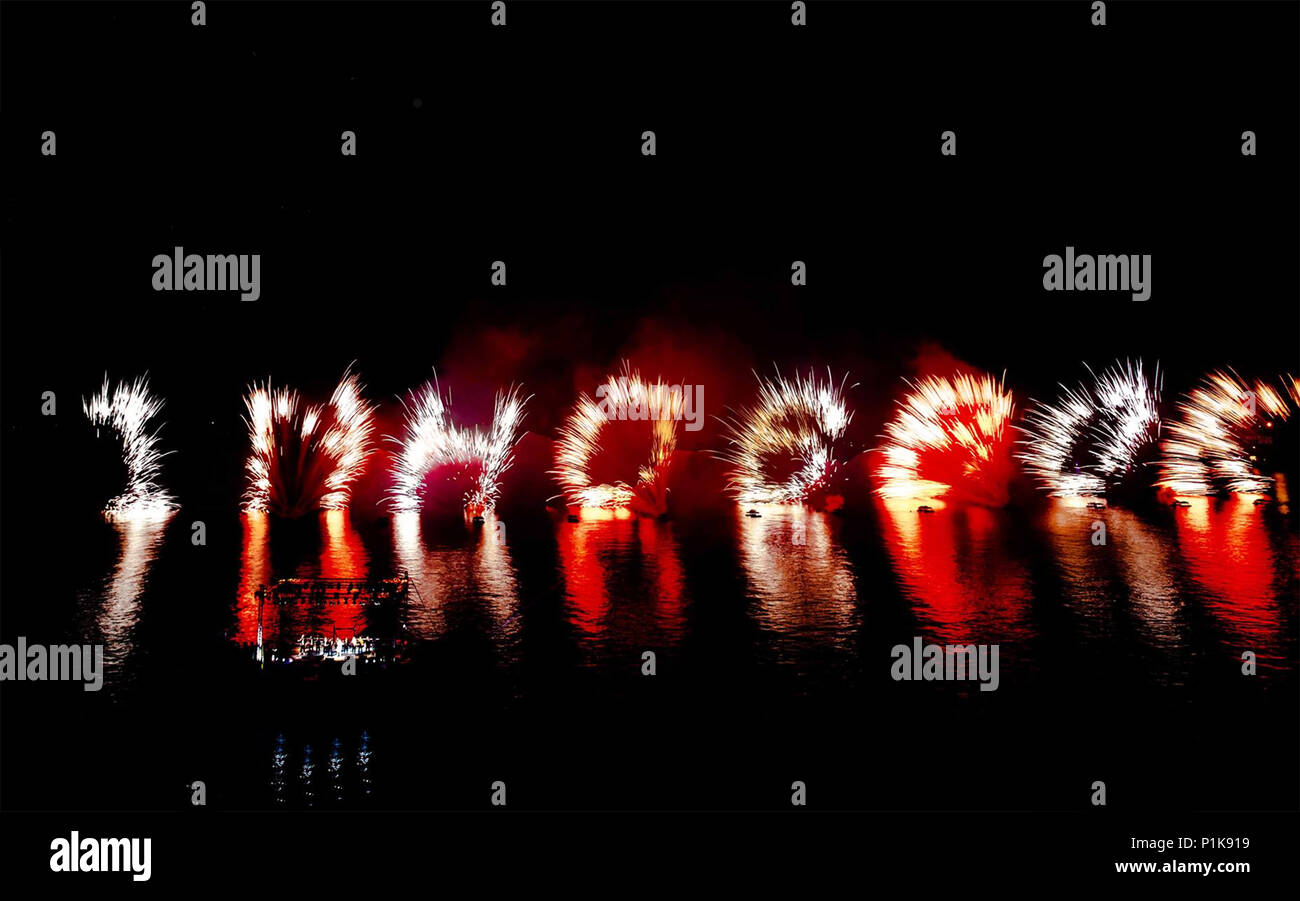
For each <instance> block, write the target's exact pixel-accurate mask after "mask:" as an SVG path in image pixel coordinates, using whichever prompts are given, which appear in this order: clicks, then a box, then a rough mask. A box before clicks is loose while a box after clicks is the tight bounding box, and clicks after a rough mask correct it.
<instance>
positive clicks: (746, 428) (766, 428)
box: [721, 370, 853, 504]
mask: <svg viewBox="0 0 1300 901" xmlns="http://www.w3.org/2000/svg"><path fill="white" fill-rule="evenodd" d="M845 381H847V376H845V378H844V379H841V380H840V383H839V384H838V385H836V384H835V381H834V379H833V378H832V377H831V374H830V370H827V372H826V380H825V381H819V380H818V379H817V378H816V377H815V376H814V374H813V373H812V372H811V371H810V372H809V373H808V377H807V378H806V379H804V378H800V377H799V376H798V375H796V376H795V377H794V378H793V379H784V378H782V377H781V375H780V373H779V372H778V373H777V375H776V377H775V378H772V379H764V378H759V380H758V385H759V396H758V403H757V404H755V405H754V406H753V407H747V408H742V409H741V410H740V411H739V415H738V416H737V417H736V418H735V419H732V420H730V421H729V422H727V423H726V432H727V439H728V444H729V448H728V450H727V451H726V452H724V453H723V454H722V455H721V456H722V458H723V459H724V460H726V461H727V462H728V463H730V464H731V472H730V474H729V476H728V481H727V490H728V493H730V494H731V495H732V496H733V497H734V498H735V499H736V500H737V501H738V502H739V503H741V504H800V503H805V502H808V501H809V500H811V499H814V498H816V497H817V496H819V495H820V494H821V493H823V492H824V491H825V489H826V488H827V486H828V485H829V483H830V481H831V479H832V478H833V476H834V475H835V471H836V469H837V467H838V466H839V463H840V461H839V460H837V459H836V457H835V449H836V443H837V442H839V441H840V440H841V439H842V438H843V437H844V432H845V430H846V429H847V428H848V425H849V421H850V420H851V419H852V418H853V414H852V413H850V412H849V411H848V408H847V406H846V404H845V402H844V382H845ZM778 471H779V472H781V473H782V474H780V475H778Z"/></svg>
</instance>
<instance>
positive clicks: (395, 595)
mask: <svg viewBox="0 0 1300 901" xmlns="http://www.w3.org/2000/svg"><path fill="white" fill-rule="evenodd" d="M410 590H411V580H410V577H409V576H408V575H407V574H406V573H405V572H403V573H402V575H401V576H398V577H393V578H388V579H280V580H278V581H276V582H274V583H272V584H271V585H269V586H268V585H260V586H258V588H257V591H256V592H254V597H256V598H257V644H256V648H255V652H254V659H255V660H256V661H257V662H258V663H259V664H262V665H263V666H265V665H266V664H275V665H277V666H284V665H291V664H308V665H311V664H315V665H324V664H336V665H339V666H340V667H342V666H345V665H346V664H348V663H349V662H351V663H353V664H358V665H360V664H388V663H397V662H401V661H403V660H404V659H405V645H406V642H405V639H404V637H403V634H404V632H405V629H406V624H405V612H406V603H407V599H408V596H409V593H410ZM272 617H275V618H277V619H278V620H279V621H280V624H279V627H278V628H277V629H276V633H277V634H278V635H279V636H280V638H279V639H278V640H276V641H271V642H267V641H265V639H264V635H265V631H266V630H265V629H264V624H265V623H266V622H267V620H269V619H271V618H272Z"/></svg>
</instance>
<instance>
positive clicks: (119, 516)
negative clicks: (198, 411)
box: [81, 375, 179, 521]
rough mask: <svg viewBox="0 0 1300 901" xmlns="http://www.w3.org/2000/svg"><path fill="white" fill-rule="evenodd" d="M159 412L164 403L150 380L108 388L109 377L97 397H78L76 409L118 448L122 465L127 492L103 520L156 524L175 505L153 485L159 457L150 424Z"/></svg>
mask: <svg viewBox="0 0 1300 901" xmlns="http://www.w3.org/2000/svg"><path fill="white" fill-rule="evenodd" d="M162 408H163V400H162V398H160V397H156V396H155V395H154V394H152V393H151V392H150V391H149V377H148V375H143V376H140V377H139V378H137V379H136V380H135V381H133V382H118V383H117V384H116V385H114V386H113V387H112V389H111V390H110V388H109V381H108V376H107V375H105V376H104V384H103V385H102V386H101V387H100V389H99V393H98V394H95V395H93V396H91V397H90V398H89V399H85V398H82V401H81V409H82V411H83V412H84V413H85V414H86V418H87V419H89V420H90V423H91V425H93V426H95V428H96V429H100V428H107V429H109V430H111V431H112V432H113V434H114V435H115V436H116V437H117V438H118V440H120V441H121V443H122V460H123V462H124V463H125V464H126V472H127V476H126V490H125V491H123V492H122V493H121V494H119V495H118V496H117V497H115V498H113V499H112V500H110V501H109V502H108V505H107V506H106V507H105V508H104V515H105V516H106V517H108V518H109V519H112V520H123V521H124V520H156V519H162V518H165V517H167V516H168V515H170V514H171V513H172V511H174V510H175V509H176V508H177V507H178V506H179V505H178V504H177V503H176V501H175V499H174V498H173V497H172V496H171V495H170V494H168V493H167V492H166V491H165V490H163V488H162V487H161V486H160V485H159V484H158V477H159V475H160V474H161V471H162V458H163V457H165V456H167V453H164V452H163V451H162V450H161V449H160V443H159V440H158V431H159V429H161V424H160V425H159V427H158V428H154V429H151V428H150V425H151V423H152V421H153V419H154V418H155V417H156V416H157V415H158V413H159V412H160V411H161V410H162Z"/></svg>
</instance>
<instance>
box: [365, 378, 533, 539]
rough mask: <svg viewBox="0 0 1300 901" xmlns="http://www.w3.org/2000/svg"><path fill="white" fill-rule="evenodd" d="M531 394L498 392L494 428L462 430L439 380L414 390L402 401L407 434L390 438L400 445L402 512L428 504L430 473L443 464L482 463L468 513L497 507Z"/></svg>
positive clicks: (392, 497)
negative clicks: (452, 415) (425, 495)
mask: <svg viewBox="0 0 1300 901" xmlns="http://www.w3.org/2000/svg"><path fill="white" fill-rule="evenodd" d="M529 400H531V396H529V397H523V396H521V394H520V392H519V389H518V388H517V387H514V386H511V388H510V390H508V391H504V392H498V393H497V395H496V401H495V403H494V405H493V414H492V427H491V428H490V429H489V430H488V431H486V432H484V431H481V430H480V429H479V428H478V427H474V428H462V427H460V426H457V425H456V424H455V423H454V422H453V421H452V418H451V395H450V393H448V395H447V396H446V397H445V398H444V397H443V395H442V393H441V391H440V390H439V388H438V382H437V378H436V376H435V379H434V381H432V382H425V383H424V384H423V385H421V386H420V388H419V389H418V390H416V391H412V392H411V393H410V395H409V396H408V397H407V399H406V400H405V401H404V402H403V406H404V407H405V408H406V417H405V429H404V434H403V437H401V438H394V437H392V436H389V437H388V440H389V441H393V442H395V443H397V444H398V445H399V446H400V448H401V450H400V451H399V452H398V456H397V462H396V464H395V467H394V478H395V482H396V484H395V485H394V486H393V488H392V490H391V491H390V492H389V503H390V504H391V505H392V507H393V509H394V510H397V511H399V512H410V511H418V510H419V509H420V508H421V507H422V506H423V503H424V493H425V488H426V479H427V477H428V475H429V473H430V472H431V471H433V470H435V469H438V468H440V467H443V466H452V467H458V468H467V467H473V466H476V467H478V472H477V473H476V474H475V475H474V477H473V483H472V484H471V486H470V488H469V490H468V491H466V492H465V496H464V498H463V501H464V505H465V511H466V512H467V513H470V514H472V515H478V514H481V513H483V512H485V511H487V510H490V509H492V508H493V507H494V506H495V505H496V502H497V500H498V498H499V497H500V493H501V476H502V475H503V474H504V473H505V472H506V470H508V469H509V468H510V465H511V463H513V462H514V448H515V445H516V444H517V443H518V442H519V428H520V426H521V425H522V423H523V421H524V415H525V413H524V407H525V406H526V405H527V403H528V401H529Z"/></svg>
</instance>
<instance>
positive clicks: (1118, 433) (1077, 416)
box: [1017, 360, 1162, 497]
mask: <svg viewBox="0 0 1300 901" xmlns="http://www.w3.org/2000/svg"><path fill="white" fill-rule="evenodd" d="M1085 368H1087V369H1088V372H1089V374H1090V375H1092V378H1093V381H1092V385H1091V387H1090V386H1088V385H1085V384H1083V383H1080V384H1079V385H1078V387H1077V388H1067V387H1066V386H1064V385H1062V386H1061V391H1062V394H1061V396H1060V397H1059V398H1058V399H1057V400H1056V402H1055V403H1046V402H1041V401H1036V402H1034V404H1033V405H1032V406H1031V407H1030V408H1029V411H1028V412H1027V413H1026V414H1025V423H1026V424H1025V425H1024V426H1021V427H1020V431H1021V432H1023V433H1024V434H1025V435H1026V438H1025V439H1024V440H1022V441H1021V442H1020V444H1021V446H1022V448H1023V450H1022V451H1021V452H1020V453H1019V454H1018V455H1017V456H1018V457H1019V459H1020V461H1021V462H1022V463H1024V464H1025V469H1026V470H1028V471H1029V473H1030V474H1031V475H1032V476H1034V477H1035V478H1036V479H1037V480H1038V482H1039V484H1040V485H1041V486H1042V488H1043V489H1044V490H1046V491H1047V492H1048V494H1050V495H1051V496H1052V497H1102V496H1104V495H1105V494H1106V492H1107V490H1108V489H1110V488H1112V487H1114V486H1116V485H1117V484H1119V483H1120V482H1122V481H1123V480H1124V479H1126V478H1128V477H1129V476H1130V475H1132V474H1133V473H1134V472H1136V471H1137V469H1138V467H1139V466H1141V465H1142V461H1141V457H1142V456H1143V455H1144V454H1145V453H1146V452H1147V451H1148V450H1149V449H1151V448H1153V447H1154V446H1155V444H1156V442H1157V441H1159V439H1160V427H1161V423H1160V410H1159V407H1160V391H1161V386H1162V377H1161V374H1160V368H1159V366H1157V367H1156V371H1155V374H1154V377H1152V378H1150V379H1148V378H1147V376H1146V374H1145V372H1144V371H1143V367H1142V361H1141V360H1138V361H1137V362H1136V363H1133V362H1131V361H1127V362H1125V363H1124V364H1123V365H1121V364H1120V363H1119V362H1116V363H1115V364H1114V365H1113V366H1111V367H1109V368H1107V369H1105V370H1103V371H1102V373H1101V374H1100V375H1098V374H1096V373H1094V372H1093V371H1092V368H1091V367H1088V366H1087V365H1086V364H1085Z"/></svg>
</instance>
